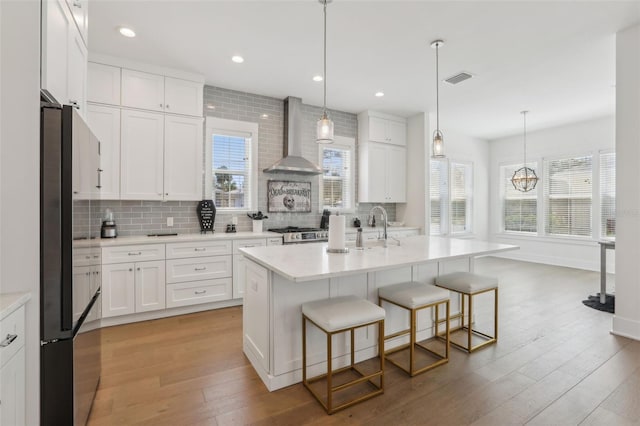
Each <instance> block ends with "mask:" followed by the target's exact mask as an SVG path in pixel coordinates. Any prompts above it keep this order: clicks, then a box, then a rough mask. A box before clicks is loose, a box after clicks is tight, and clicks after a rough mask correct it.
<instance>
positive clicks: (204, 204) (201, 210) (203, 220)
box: [197, 200, 216, 234]
mask: <svg viewBox="0 0 640 426" xmlns="http://www.w3.org/2000/svg"><path fill="white" fill-rule="evenodd" d="M197 211H198V219H199V220H200V232H201V233H205V234H206V233H207V231H211V232H213V223H214V222H215V220H216V206H215V204H213V201H212V200H202V201H200V202H199V203H198V209H197Z"/></svg>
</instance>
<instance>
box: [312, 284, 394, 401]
mask: <svg viewBox="0 0 640 426" xmlns="http://www.w3.org/2000/svg"><path fill="white" fill-rule="evenodd" d="M384 317H385V311H384V309H382V308H381V307H379V306H377V305H375V304H373V303H371V302H369V301H368V300H364V299H360V298H357V297H355V296H341V297H334V298H331V299H323V300H317V301H313V302H308V303H305V304H303V305H302V383H303V385H304V387H306V388H307V389H309V392H311V394H312V395H313V396H314V397H315V398H316V399H317V400H318V402H319V403H320V404H321V405H322V406H323V407H324V409H325V410H326V411H327V413H328V414H333V413H335V412H336V411H338V410H341V409H343V408H347V407H350V406H351V405H354V404H357V403H358V402H362V401H364V400H367V399H369V398H372V397H374V396H376V395H380V394H381V393H383V392H384ZM307 321H309V322H311V323H312V324H313V325H315V326H316V327H317V328H319V329H320V330H322V331H323V332H324V333H325V335H326V337H327V373H326V374H321V375H319V376H315V377H312V378H307ZM374 324H377V325H378V356H379V358H380V366H379V369H378V370H376V371H374V372H372V373H370V374H365V373H363V372H362V371H360V370H359V369H358V368H357V367H356V364H355V339H354V330H356V329H357V328H361V327H367V326H369V325H374ZM347 331H349V332H351V362H350V365H347V366H346V367H343V368H339V369H336V370H333V367H332V357H331V338H332V336H333V335H334V334H339V333H344V332H347ZM346 371H353V372H355V373H357V375H358V376H359V377H357V378H355V379H353V380H350V381H347V382H345V383H343V384H340V385H337V386H334V385H333V381H334V376H335V375H337V374H339V373H342V372H346ZM376 377H378V378H379V384H376V383H375V381H374V379H375V378H376ZM324 378H326V380H327V397H326V403H325V401H323V398H322V397H321V396H320V395H319V394H318V393H316V391H315V390H314V389H312V387H311V383H313V382H316V381H318V380H322V379H324ZM364 382H368V384H370V385H371V386H372V387H373V388H374V389H373V390H372V391H371V392H368V393H366V394H364V395H361V396H358V397H355V398H353V399H350V400H348V401H346V402H344V403H342V404H340V405H338V406H334V400H333V398H334V394H335V393H336V392H339V391H342V390H345V389H347V388H350V387H352V386H354V385H357V384H360V383H364Z"/></svg>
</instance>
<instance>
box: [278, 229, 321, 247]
mask: <svg viewBox="0 0 640 426" xmlns="http://www.w3.org/2000/svg"><path fill="white" fill-rule="evenodd" d="M269 231H271V232H277V233H278V234H282V241H283V244H300V243H317V242H324V241H328V240H329V231H328V230H326V229H320V228H298V227H297V226H288V227H286V228H276V229H269Z"/></svg>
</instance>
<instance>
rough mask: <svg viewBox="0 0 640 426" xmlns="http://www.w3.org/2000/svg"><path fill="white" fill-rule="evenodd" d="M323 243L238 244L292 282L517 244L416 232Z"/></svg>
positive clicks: (486, 252) (512, 247)
mask: <svg viewBox="0 0 640 426" xmlns="http://www.w3.org/2000/svg"><path fill="white" fill-rule="evenodd" d="M326 249H327V244H318V243H313V244H292V245H284V246H276V247H252V248H242V249H240V251H241V252H242V254H244V255H245V256H246V257H247V258H249V259H251V260H253V261H254V262H256V263H258V264H260V265H262V266H264V267H265V268H267V269H270V270H271V271H273V272H275V273H277V274H279V275H281V276H283V277H284V278H286V279H288V280H291V281H294V282H306V281H312V280H317V279H322V278H332V277H339V276H343V275H349V274H354V273H361V272H373V271H381V270H385V269H391V268H395V267H402V266H408V265H414V264H418V263H428V262H437V261H440V260H445V259H446V260H451V259H456V258H464V257H469V256H483V255H489V254H495V253H500V252H504V251H509V250H516V249H518V246H515V245H510V244H498V243H490V242H487V241H479V240H473V239H458V238H445V237H435V236H424V235H422V236H416V237H407V238H403V239H402V240H401V242H400V245H399V246H398V245H396V243H395V242H394V241H391V240H390V241H389V244H388V247H387V248H384V247H371V248H365V249H364V250H356V249H355V248H353V247H352V248H351V249H350V251H349V253H344V254H343V253H327V251H326Z"/></svg>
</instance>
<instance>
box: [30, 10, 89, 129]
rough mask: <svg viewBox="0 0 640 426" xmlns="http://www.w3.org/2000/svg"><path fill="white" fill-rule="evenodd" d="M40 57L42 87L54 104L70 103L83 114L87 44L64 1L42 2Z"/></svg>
mask: <svg viewBox="0 0 640 426" xmlns="http://www.w3.org/2000/svg"><path fill="white" fill-rule="evenodd" d="M85 6H86V5H85ZM85 22H86V20H85ZM41 59H42V72H41V81H40V85H41V87H42V89H45V90H47V91H48V92H49V93H50V94H51V95H52V96H53V97H54V98H55V100H56V101H57V102H58V103H60V104H65V105H73V106H74V107H76V108H77V109H78V110H79V111H80V114H81V115H82V116H84V115H85V100H86V82H87V46H86V43H85V40H84V39H83V38H82V35H81V33H80V30H79V29H78V26H77V25H76V22H75V20H74V17H73V15H72V13H71V10H70V9H69V5H68V4H67V2H66V1H65V0H48V1H43V2H42V58H41Z"/></svg>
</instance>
